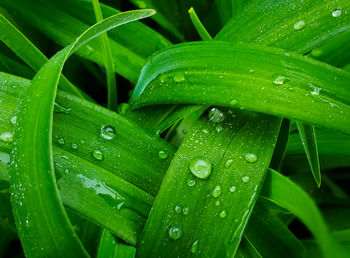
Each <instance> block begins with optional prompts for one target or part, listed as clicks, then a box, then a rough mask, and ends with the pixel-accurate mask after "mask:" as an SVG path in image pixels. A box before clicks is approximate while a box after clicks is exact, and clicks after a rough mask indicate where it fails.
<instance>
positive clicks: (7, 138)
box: [0, 132, 13, 143]
mask: <svg viewBox="0 0 350 258" xmlns="http://www.w3.org/2000/svg"><path fill="white" fill-rule="evenodd" d="M0 140H1V141H3V142H6V143H11V142H12V141H13V133H12V132H3V133H2V134H0Z"/></svg>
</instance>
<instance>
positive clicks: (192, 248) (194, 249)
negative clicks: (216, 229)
mask: <svg viewBox="0 0 350 258" xmlns="http://www.w3.org/2000/svg"><path fill="white" fill-rule="evenodd" d="M197 250H198V240H196V241H194V242H193V244H192V246H191V253H196V252H197Z"/></svg>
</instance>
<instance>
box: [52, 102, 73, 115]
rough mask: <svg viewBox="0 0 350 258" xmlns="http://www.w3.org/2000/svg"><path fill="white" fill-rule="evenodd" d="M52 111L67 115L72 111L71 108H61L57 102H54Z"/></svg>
mask: <svg viewBox="0 0 350 258" xmlns="http://www.w3.org/2000/svg"><path fill="white" fill-rule="evenodd" d="M53 111H54V112H55V113H63V114H69V113H70V112H71V111H72V109H71V108H66V107H63V106H61V105H60V104H58V103H57V102H55V104H54V108H53Z"/></svg>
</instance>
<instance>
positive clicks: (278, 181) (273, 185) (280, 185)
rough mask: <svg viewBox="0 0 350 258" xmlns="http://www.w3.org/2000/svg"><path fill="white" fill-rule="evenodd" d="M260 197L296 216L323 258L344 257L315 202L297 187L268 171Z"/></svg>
mask: <svg viewBox="0 0 350 258" xmlns="http://www.w3.org/2000/svg"><path fill="white" fill-rule="evenodd" d="M291 193H292V194H291ZM261 196H262V197H263V198H266V199H268V200H269V201H271V202H273V203H276V204H277V205H279V206H281V207H283V208H285V209H287V210H289V211H291V212H292V213H293V214H294V215H296V216H297V217H298V218H299V219H300V220H301V221H302V222H303V223H304V224H305V225H306V226H307V227H308V228H309V230H310V231H311V232H312V234H313V236H314V237H315V239H316V241H317V242H318V244H319V247H320V248H321V250H322V253H323V255H324V256H325V257H346V254H345V253H344V250H343V248H342V247H341V246H340V244H339V243H338V242H337V241H336V240H335V239H334V238H333V237H332V236H331V235H330V232H329V230H328V227H327V225H326V224H325V221H324V219H323V217H322V215H321V213H320V211H319V210H318V208H317V206H316V204H315V202H314V201H313V200H312V199H311V198H310V197H309V196H308V195H307V193H306V192H304V190H302V189H301V188H300V187H299V186H298V185H296V184H295V183H293V182H292V181H291V180H289V179H287V178H286V177H284V176H283V175H281V174H280V173H278V172H276V171H274V170H272V169H270V170H269V173H267V177H266V180H265V184H264V187H263V190H262V192H261Z"/></svg>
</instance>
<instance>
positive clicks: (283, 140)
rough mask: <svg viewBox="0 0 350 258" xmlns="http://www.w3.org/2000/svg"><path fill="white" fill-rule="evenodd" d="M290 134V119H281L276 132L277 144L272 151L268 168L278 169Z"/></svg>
mask: <svg viewBox="0 0 350 258" xmlns="http://www.w3.org/2000/svg"><path fill="white" fill-rule="evenodd" d="M289 135H290V120H289V119H283V120H282V125H281V129H280V132H279V134H278V139H277V144H276V147H275V150H274V152H273V156H272V160H271V163H270V168H272V169H276V170H279V169H280V167H281V166H282V163H283V160H284V156H285V154H286V151H287V146H288V140H289Z"/></svg>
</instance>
